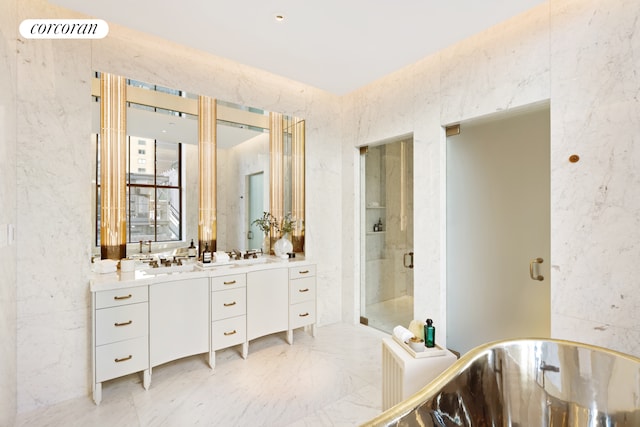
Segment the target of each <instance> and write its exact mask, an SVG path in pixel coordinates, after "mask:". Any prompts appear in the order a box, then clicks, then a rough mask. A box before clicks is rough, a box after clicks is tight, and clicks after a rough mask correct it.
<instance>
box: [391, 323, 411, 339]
mask: <svg viewBox="0 0 640 427" xmlns="http://www.w3.org/2000/svg"><path fill="white" fill-rule="evenodd" d="M393 335H394V336H395V337H396V338H398V339H399V340H401V341H402V342H407V341H409V340H410V339H411V338H413V337H414V335H413V333H411V331H410V330H408V329H407V328H405V327H404V326H400V325H398V326H396V327H395V328H393Z"/></svg>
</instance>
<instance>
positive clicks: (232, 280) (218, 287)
mask: <svg viewBox="0 0 640 427" xmlns="http://www.w3.org/2000/svg"><path fill="white" fill-rule="evenodd" d="M244 286H247V275H246V274H233V275H229V276H220V277H212V278H211V291H212V292H215V291H222V290H225V289H231V288H239V287H244Z"/></svg>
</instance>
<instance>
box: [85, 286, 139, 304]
mask: <svg viewBox="0 0 640 427" xmlns="http://www.w3.org/2000/svg"><path fill="white" fill-rule="evenodd" d="M95 297H96V309H99V308H107V307H117V306H120V305H127V304H135V303H138V302H145V301H149V291H148V286H137V287H135V288H124V289H114V290H111V291H100V292H96V295H95Z"/></svg>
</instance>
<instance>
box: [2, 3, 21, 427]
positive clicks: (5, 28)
mask: <svg viewBox="0 0 640 427" xmlns="http://www.w3.org/2000/svg"><path fill="white" fill-rule="evenodd" d="M16 7H17V1H16V0H9V1H3V2H2V3H0V76H2V78H1V79H0V272H1V273H0V343H2V345H0V426H9V425H13V422H14V419H15V414H16V407H17V376H16V364H17V333H16V310H17V305H16V300H17V291H16V247H17V246H16V244H15V243H14V242H10V241H8V239H7V237H8V236H7V234H8V226H9V224H11V226H12V227H13V226H15V224H16V197H17V193H16V49H17V45H16V34H17V31H18V30H17V29H18V24H17V21H16Z"/></svg>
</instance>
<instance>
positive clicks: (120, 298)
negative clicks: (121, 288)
mask: <svg viewBox="0 0 640 427" xmlns="http://www.w3.org/2000/svg"><path fill="white" fill-rule="evenodd" d="M131 296H132V295H131V294H129V295H125V296H123V297H113V299H114V300H116V301H119V300H123V299H129V298H131Z"/></svg>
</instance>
